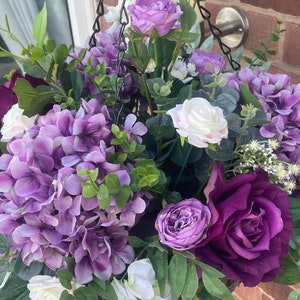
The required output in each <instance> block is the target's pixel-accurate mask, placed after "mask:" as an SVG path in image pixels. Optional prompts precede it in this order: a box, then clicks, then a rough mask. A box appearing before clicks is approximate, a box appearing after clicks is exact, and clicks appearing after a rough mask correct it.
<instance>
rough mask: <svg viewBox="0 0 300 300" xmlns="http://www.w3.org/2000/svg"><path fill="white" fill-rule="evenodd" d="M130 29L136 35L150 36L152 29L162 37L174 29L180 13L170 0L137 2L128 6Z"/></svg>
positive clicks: (143, 0) (141, 0) (142, 0)
mask: <svg viewBox="0 0 300 300" xmlns="http://www.w3.org/2000/svg"><path fill="white" fill-rule="evenodd" d="M128 10H129V11H130V13H131V27H132V29H133V30H135V31H136V32H138V33H141V34H145V35H148V36H151V34H152V32H153V30H154V29H156V30H157V32H158V35H159V36H164V35H166V34H168V33H169V32H170V30H171V29H172V28H174V27H175V25H176V22H177V21H178V20H179V18H180V15H181V14H182V11H181V9H180V7H179V6H178V5H176V4H175V3H174V2H173V1H172V0H137V1H136V2H135V4H131V5H128Z"/></svg>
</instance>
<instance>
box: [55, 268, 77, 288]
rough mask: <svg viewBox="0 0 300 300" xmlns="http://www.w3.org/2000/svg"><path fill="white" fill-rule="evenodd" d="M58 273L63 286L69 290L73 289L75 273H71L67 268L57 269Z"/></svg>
mask: <svg viewBox="0 0 300 300" xmlns="http://www.w3.org/2000/svg"><path fill="white" fill-rule="evenodd" d="M57 275H58V278H59V281H60V283H61V284H62V286H63V287H65V288H66V289H68V290H71V289H72V284H71V281H72V279H73V275H72V274H71V272H70V271H68V270H67V269H59V270H58V271H57Z"/></svg>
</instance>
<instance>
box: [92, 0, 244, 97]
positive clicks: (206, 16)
mask: <svg viewBox="0 0 300 300" xmlns="http://www.w3.org/2000/svg"><path fill="white" fill-rule="evenodd" d="M125 2H126V0H123V2H122V5H121V10H120V19H119V20H120V25H121V27H120V32H119V37H118V56H117V62H116V73H117V75H118V80H117V82H116V88H117V89H116V101H118V102H120V100H121V99H120V97H122V93H121V92H120V91H121V89H122V88H123V85H124V80H125V73H126V68H125V67H124V65H123V58H124V55H125V52H126V50H127V44H126V41H125V36H124V30H125V28H126V26H127V25H128V23H129V18H128V14H127V11H126V8H125ZM103 3H104V0H99V3H98V6H97V10H96V14H97V16H96V19H95V22H94V24H93V34H92V35H91V37H90V40H89V46H90V49H91V48H93V47H95V46H96V34H97V33H98V32H100V31H101V26H100V18H101V17H102V16H103V15H104V5H103ZM197 6H198V9H199V11H200V14H201V16H202V18H203V20H204V21H206V22H207V23H208V26H209V29H210V31H211V33H212V35H213V36H214V38H215V39H216V40H217V42H218V44H219V47H220V49H221V51H222V52H223V54H224V55H225V56H226V57H227V59H228V62H229V64H230V65H231V67H232V69H233V70H235V71H236V70H239V69H240V68H241V66H240V64H239V63H238V62H237V61H236V60H234V59H233V57H232V54H231V48H230V47H228V46H227V45H226V44H224V43H223V42H222V39H221V36H222V32H221V30H220V29H219V28H218V27H216V26H215V25H213V24H212V22H211V12H210V11H209V10H208V9H206V8H205V7H204V6H202V5H201V4H200V1H197Z"/></svg>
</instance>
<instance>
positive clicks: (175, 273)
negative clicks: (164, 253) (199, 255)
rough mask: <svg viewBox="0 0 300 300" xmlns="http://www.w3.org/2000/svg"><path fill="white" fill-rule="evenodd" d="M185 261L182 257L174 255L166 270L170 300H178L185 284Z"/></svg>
mask: <svg viewBox="0 0 300 300" xmlns="http://www.w3.org/2000/svg"><path fill="white" fill-rule="evenodd" d="M186 273H187V261H186V258H185V257H183V256H182V255H178V254H175V255H173V257H172V258H171V261H170V264H169V268H168V275H169V276H168V278H169V284H170V289H171V299H172V300H178V298H179V296H180V295H181V292H182V290H183V287H184V284H185V278H186Z"/></svg>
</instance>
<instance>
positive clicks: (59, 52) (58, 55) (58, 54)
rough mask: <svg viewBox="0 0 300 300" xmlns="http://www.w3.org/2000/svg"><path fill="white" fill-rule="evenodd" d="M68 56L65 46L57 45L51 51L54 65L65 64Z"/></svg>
mask: <svg viewBox="0 0 300 300" xmlns="http://www.w3.org/2000/svg"><path fill="white" fill-rule="evenodd" d="M68 55H69V49H68V47H67V45H65V44H60V45H58V46H57V47H56V48H55V50H54V51H53V58H54V61H55V63H57V64H62V63H63V62H65V60H66V59H67V57H68Z"/></svg>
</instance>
